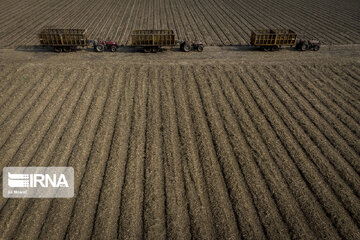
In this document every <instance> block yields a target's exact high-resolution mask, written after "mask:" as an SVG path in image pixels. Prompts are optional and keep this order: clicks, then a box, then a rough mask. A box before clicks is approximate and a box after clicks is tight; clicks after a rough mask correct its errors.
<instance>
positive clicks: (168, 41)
mask: <svg viewBox="0 0 360 240" xmlns="http://www.w3.org/2000/svg"><path fill="white" fill-rule="evenodd" d="M179 44H180V49H181V50H182V51H184V52H188V51H190V50H197V51H199V52H201V51H203V49H204V46H203V43H202V42H201V41H194V42H191V43H189V42H186V41H179V40H176V38H175V33H174V31H173V30H134V31H133V32H132V34H131V38H130V46H131V47H141V48H143V50H144V52H146V53H149V52H152V53H156V52H158V51H159V50H160V49H161V48H174V47H176V46H177V45H179Z"/></svg>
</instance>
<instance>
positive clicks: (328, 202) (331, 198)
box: [239, 70, 358, 239]
mask: <svg viewBox="0 0 360 240" xmlns="http://www.w3.org/2000/svg"><path fill="white" fill-rule="evenodd" d="M240 73H241V74H244V70H239V74H240ZM254 74H255V73H254V72H252V75H254ZM244 75H245V74H244ZM247 76H250V77H252V76H251V75H247ZM243 79H247V78H246V77H244V78H243ZM255 79H257V80H256V81H255V83H258V84H259V85H258V84H256V86H254V87H255V89H252V88H250V89H249V90H250V91H251V92H253V91H255V92H257V91H259V90H260V89H261V92H262V94H265V96H262V94H260V93H258V94H260V96H261V97H262V98H264V97H266V98H265V99H267V100H268V101H269V102H270V103H271V106H273V107H274V108H275V109H276V111H275V110H273V109H272V110H273V111H275V113H277V114H279V116H280V117H281V118H282V119H283V121H284V123H285V124H286V125H287V127H288V128H289V130H290V132H291V134H293V136H294V137H296V139H297V140H294V141H295V142H298V144H300V149H299V150H301V151H298V152H297V154H301V155H302V157H301V158H299V161H300V162H301V164H299V165H298V167H299V168H303V167H304V166H305V165H308V166H307V167H310V169H307V170H304V171H302V173H303V174H304V176H308V179H307V180H308V182H309V183H311V185H312V187H313V189H314V191H315V192H316V195H317V197H318V198H319V201H320V202H321V204H322V206H323V207H324V208H325V210H326V212H327V214H328V216H329V218H330V219H331V220H332V222H333V224H335V226H336V228H337V230H338V231H339V233H340V234H341V235H342V236H343V237H345V238H355V239H356V238H357V236H358V234H357V230H356V229H357V227H356V225H355V223H354V221H353V220H352V218H351V217H350V215H349V212H347V210H345V208H344V206H343V204H342V203H340V202H339V200H338V199H337V196H339V192H336V191H335V190H334V191H333V190H332V189H331V188H330V186H329V185H328V184H327V183H326V182H325V180H326V181H332V182H333V183H334V184H333V185H335V184H336V181H338V180H339V177H338V178H337V179H335V180H333V178H334V177H333V176H331V177H330V176H329V175H328V174H327V173H326V172H327V171H328V169H327V166H326V160H325V163H324V159H323V161H321V162H319V161H318V160H319V159H322V158H323V157H321V155H320V153H319V151H320V150H319V149H318V148H317V147H316V145H315V144H314V143H311V142H312V141H311V139H310V137H309V136H308V135H307V134H306V133H305V132H304V130H303V129H302V128H301V127H300V126H299V123H298V121H297V120H295V119H294V117H293V116H292V115H291V114H290V113H289V110H288V109H287V108H286V107H285V106H284V105H283V103H282V102H280V100H283V99H282V97H279V96H277V95H275V93H274V92H273V90H272V89H271V88H269V85H267V84H266V85H264V83H263V81H261V80H259V78H257V77H255ZM248 87H249V85H248ZM259 87H260V89H258V88H259ZM256 95H257V94H254V93H252V96H253V98H254V99H256ZM288 101H289V100H288ZM269 102H266V104H267V105H268V104H269ZM270 108H272V107H270V106H269V105H268V106H267V107H266V108H265V107H263V108H262V110H263V111H264V112H265V110H266V111H267V110H268V109H270ZM289 149H290V148H289ZM303 151H305V152H303ZM309 158H311V159H313V161H310V159H309ZM304 159H309V160H308V161H304ZM318 171H320V172H321V173H322V174H320V173H319V172H318ZM335 176H336V173H335ZM340 192H341V191H340ZM335 194H337V196H335Z"/></svg>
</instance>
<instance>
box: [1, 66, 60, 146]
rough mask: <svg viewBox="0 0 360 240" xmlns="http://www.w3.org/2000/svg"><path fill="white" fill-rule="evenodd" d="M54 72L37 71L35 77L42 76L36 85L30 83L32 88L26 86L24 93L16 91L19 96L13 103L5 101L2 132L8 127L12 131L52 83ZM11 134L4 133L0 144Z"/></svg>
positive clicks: (51, 70) (52, 70)
mask: <svg viewBox="0 0 360 240" xmlns="http://www.w3.org/2000/svg"><path fill="white" fill-rule="evenodd" d="M54 72H55V70H54V69H46V70H39V73H37V74H36V73H35V77H36V78H40V80H38V82H36V84H35V85H29V87H31V88H30V89H28V90H27V89H26V88H25V91H26V92H25V93H22V92H21V91H19V92H17V93H15V94H14V97H18V98H17V99H16V100H14V102H13V103H12V102H8V104H7V103H4V105H3V106H1V112H2V115H1V117H0V122H1V125H0V129H1V128H2V134H4V133H5V132H4V130H6V129H7V130H8V131H11V130H12V129H13V128H15V126H16V125H17V124H18V122H19V121H20V120H21V119H22V118H23V117H24V115H25V114H26V113H27V112H28V111H29V109H30V107H31V106H32V105H33V103H34V102H35V101H36V100H37V99H38V98H39V96H40V95H41V94H43V92H44V91H45V90H46V88H47V87H48V86H49V85H50V83H51V81H52V80H53V79H52V77H53V76H54ZM25 76H26V75H25ZM25 86H26V85H25ZM19 94H20V95H19ZM17 95H19V96H17ZM22 95H24V96H22ZM3 108H5V109H3ZM9 134H10V132H8V134H7V135H2V136H1V137H0V141H1V142H0V143H1V144H0V146H2V145H3V144H4V143H5V141H6V139H7V137H8V136H9Z"/></svg>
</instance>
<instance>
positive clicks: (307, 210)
mask: <svg viewBox="0 0 360 240" xmlns="http://www.w3.org/2000/svg"><path fill="white" fill-rule="evenodd" d="M219 71H220V72H224V77H219V78H218V79H219V84H220V85H221V86H223V87H222V91H223V93H224V95H225V97H226V99H227V101H228V102H229V104H230V106H231V108H232V110H233V111H234V114H235V115H236V117H237V121H238V124H239V125H240V126H241V127H242V129H244V131H246V130H248V129H250V130H251V129H254V128H256V129H254V130H252V131H255V130H257V131H259V132H260V133H261V135H262V139H263V141H265V144H266V145H267V146H268V149H269V151H270V154H271V156H272V158H273V159H274V160H275V162H276V163H277V166H278V168H279V170H280V171H281V174H282V175H283V176H284V178H285V180H286V182H287V184H288V185H289V187H290V190H291V191H292V193H293V195H294V196H295V199H296V201H297V204H298V205H299V206H300V207H301V210H302V211H303V213H304V215H305V216H306V220H307V222H310V224H309V226H310V227H311V228H312V229H313V231H314V233H315V234H316V235H317V236H318V237H319V238H329V237H332V238H336V236H337V233H336V229H335V228H334V227H333V226H332V224H331V222H330V221H329V219H328V218H327V216H326V213H325V212H324V210H323V209H322V207H321V205H320V204H319V203H318V202H317V200H316V197H315V196H314V195H313V193H312V192H311V190H310V189H309V188H308V186H307V182H306V181H305V179H303V176H302V175H301V172H299V169H297V167H296V162H295V163H294V161H293V160H292V158H291V156H290V154H291V153H289V152H288V150H287V149H286V147H287V145H286V143H285V144H284V145H283V144H282V142H281V140H282V139H284V135H282V134H277V133H276V132H275V131H276V130H277V127H278V126H279V125H280V128H283V126H281V123H278V122H279V121H278V118H275V122H276V123H275V124H276V126H275V127H274V126H273V124H274V123H272V122H270V121H269V120H268V119H267V118H266V117H267V116H266V115H265V114H264V113H263V112H262V111H261V109H260V108H259V106H258V105H257V103H256V102H255V100H254V98H253V97H252V96H251V94H250V93H249V91H248V90H247V88H246V87H245V85H244V84H243V82H242V80H241V79H240V78H238V77H237V76H236V73H235V71H234V69H233V68H232V67H230V66H226V67H225V66H224V67H221V68H220V69H219ZM235 88H236V90H237V91H236V90H235ZM271 116H274V117H275V115H271ZM245 123H248V124H250V125H246V124H245ZM286 139H289V137H286ZM291 143H293V142H292V141H291ZM292 149H294V148H293V147H292ZM297 204H295V203H294V205H295V206H296V205H297ZM295 216H296V215H295ZM300 216H301V214H300ZM294 219H295V218H294ZM300 226H301V224H300ZM304 229H306V227H305V228H304ZM302 232H303V231H302V230H300V231H299V233H298V234H301V233H302ZM337 239H339V237H337Z"/></svg>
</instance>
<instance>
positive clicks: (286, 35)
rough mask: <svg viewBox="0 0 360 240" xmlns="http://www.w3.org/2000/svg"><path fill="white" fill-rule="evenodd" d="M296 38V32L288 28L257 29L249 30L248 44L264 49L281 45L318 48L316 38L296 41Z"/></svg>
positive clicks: (305, 48) (273, 48) (300, 48)
mask: <svg viewBox="0 0 360 240" xmlns="http://www.w3.org/2000/svg"><path fill="white" fill-rule="evenodd" d="M296 38H297V34H296V33H295V32H294V31H292V30H290V29H257V30H254V31H252V32H251V36H250V44H251V45H252V46H256V47H259V48H260V49H262V50H264V51H269V50H276V49H280V48H282V47H296V49H299V50H302V51H305V50H309V49H313V50H314V51H317V50H319V48H320V41H318V40H299V41H296Z"/></svg>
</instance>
